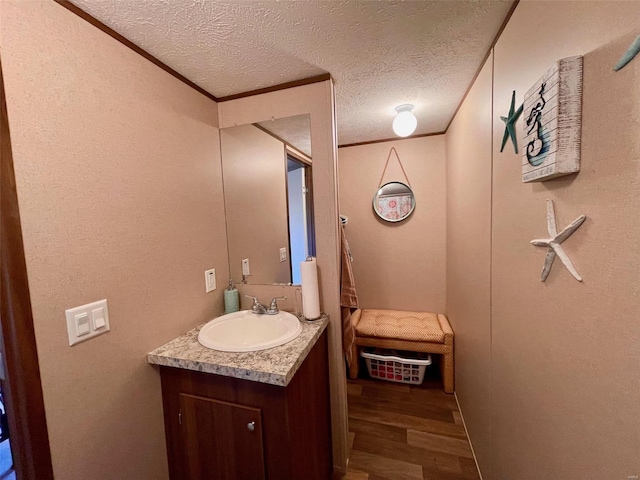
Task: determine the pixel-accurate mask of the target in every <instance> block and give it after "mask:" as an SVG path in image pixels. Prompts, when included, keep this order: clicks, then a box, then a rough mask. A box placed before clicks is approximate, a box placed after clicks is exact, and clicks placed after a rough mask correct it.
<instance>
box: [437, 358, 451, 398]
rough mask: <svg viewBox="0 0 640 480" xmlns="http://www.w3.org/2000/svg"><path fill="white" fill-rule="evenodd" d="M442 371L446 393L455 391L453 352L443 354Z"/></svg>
mask: <svg viewBox="0 0 640 480" xmlns="http://www.w3.org/2000/svg"><path fill="white" fill-rule="evenodd" d="M440 371H441V373H442V383H444V391H445V393H453V352H450V353H445V354H444V355H442V361H441V362H440Z"/></svg>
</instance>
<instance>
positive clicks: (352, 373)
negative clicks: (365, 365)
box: [349, 343, 360, 380]
mask: <svg viewBox="0 0 640 480" xmlns="http://www.w3.org/2000/svg"><path fill="white" fill-rule="evenodd" d="M359 350H360V349H359V348H358V346H357V345H356V344H355V343H354V344H353V346H352V347H351V365H349V378H350V379H351V380H355V379H356V378H358V366H359V365H360V351H359Z"/></svg>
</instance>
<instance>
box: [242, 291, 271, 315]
mask: <svg viewBox="0 0 640 480" xmlns="http://www.w3.org/2000/svg"><path fill="white" fill-rule="evenodd" d="M244 296H245V297H247V298H250V299H252V300H253V305H252V306H251V313H266V311H267V310H266V309H265V308H264V305H262V304H261V303H260V302H259V301H258V299H257V298H256V297H254V296H253V295H246V294H245V295H244Z"/></svg>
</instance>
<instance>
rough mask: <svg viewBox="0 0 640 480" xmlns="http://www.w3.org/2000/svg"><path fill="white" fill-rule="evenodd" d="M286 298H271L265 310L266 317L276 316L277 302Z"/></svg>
mask: <svg viewBox="0 0 640 480" xmlns="http://www.w3.org/2000/svg"><path fill="white" fill-rule="evenodd" d="M286 299H287V297H273V298H272V299H271V303H270V304H269V308H267V315H277V314H278V312H279V310H278V300H286Z"/></svg>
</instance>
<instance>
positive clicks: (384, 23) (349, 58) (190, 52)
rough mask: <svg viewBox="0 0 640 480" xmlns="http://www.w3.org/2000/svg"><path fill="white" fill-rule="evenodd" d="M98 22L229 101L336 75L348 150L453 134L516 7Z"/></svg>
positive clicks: (151, 12)
mask: <svg viewBox="0 0 640 480" xmlns="http://www.w3.org/2000/svg"><path fill="white" fill-rule="evenodd" d="M74 3H75V4H76V5H78V6H80V7H81V8H82V9H83V10H85V11H87V12H88V13H90V14H91V15H93V16H94V17H96V18H98V19H99V20H101V21H102V22H104V23H106V24H107V25H109V26H110V27H112V28H113V29H114V30H116V31H117V32H119V33H121V34H122V35H124V36H125V37H127V38H128V39H130V40H131V41H133V42H134V43H135V44H137V45H139V46H140V47H142V48H143V49H145V50H147V51H148V52H150V53H151V54H152V55H154V56H156V57H157V58H159V59H160V60H162V61H163V62H164V63H166V64H167V65H169V66H170V67H172V68H174V69H175V70H176V71H178V72H180V73H181V74H183V75H184V76H186V77H187V78H189V79H190V80H192V81H194V82H195V83H197V84H198V85H200V86H201V87H203V88H205V89H206V90H208V91H209V92H211V93H213V94H214V95H216V96H218V97H221V96H225V95H230V94H233V93H239V92H246V91H249V90H254V89H257V88H262V87H268V86H271V85H277V84H280V83H284V82H287V81H291V80H297V79H301V78H306V77H310V76H313V75H318V74H321V73H324V72H329V73H331V75H332V76H333V78H334V79H335V81H336V103H337V106H338V135H339V137H338V138H339V143H340V144H348V143H354V142H361V141H367V140H376V139H381V138H392V137H394V134H393V131H392V130H391V121H392V119H393V116H394V115H395V110H394V108H395V107H396V106H398V105H400V104H403V103H412V104H414V105H416V109H415V113H416V116H417V117H418V119H419V123H418V130H417V132H416V133H433V132H442V131H444V129H445V128H446V126H447V124H448V122H449V120H450V119H451V116H452V115H453V113H454V111H455V109H456V107H457V106H458V104H459V102H460V99H461V98H462V95H463V94H464V92H465V90H466V89H467V87H468V86H469V82H470V81H471V80H472V78H473V76H474V74H475V73H476V70H477V69H478V67H479V66H480V62H481V61H482V58H483V56H484V54H485V53H486V51H487V48H488V47H489V45H490V44H491V42H492V40H493V38H494V37H495V35H496V32H497V31H498V29H499V27H500V25H501V24H502V22H503V19H504V17H505V15H506V14H507V11H508V10H509V8H510V6H511V4H512V2H511V1H490V0H477V1H428V2H397V1H389V2H382V3H381V2H370V1H361V0H358V1H353V0H348V1H331V2H319V1H314V2H272V1H251V2H213V1H203V0H196V1H194V0H181V1H171V2H167V1H162V0H150V1H144V2H137V1H124V2H114V1H107V2H96V1H94V0H74Z"/></svg>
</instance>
